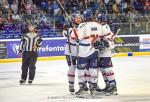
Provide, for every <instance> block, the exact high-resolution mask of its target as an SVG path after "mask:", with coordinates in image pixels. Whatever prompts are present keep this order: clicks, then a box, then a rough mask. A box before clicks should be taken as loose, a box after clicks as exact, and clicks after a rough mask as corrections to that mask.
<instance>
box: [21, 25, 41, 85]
mask: <svg viewBox="0 0 150 102" xmlns="http://www.w3.org/2000/svg"><path fill="white" fill-rule="evenodd" d="M28 30H29V32H28V33H26V34H24V35H23V36H22V38H21V42H20V46H19V54H20V55H22V73H21V80H20V84H24V83H25V82H26V79H27V75H28V72H29V77H28V83H29V84H32V81H33V80H34V76H35V69H36V66H35V64H36V62H37V57H38V53H37V49H38V47H40V46H41V45H42V39H41V36H40V35H39V34H37V33H36V32H35V27H34V26H33V25H29V26H28Z"/></svg>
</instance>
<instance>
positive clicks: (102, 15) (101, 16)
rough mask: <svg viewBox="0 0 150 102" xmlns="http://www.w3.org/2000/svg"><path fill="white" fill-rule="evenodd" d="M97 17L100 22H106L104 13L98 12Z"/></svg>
mask: <svg viewBox="0 0 150 102" xmlns="http://www.w3.org/2000/svg"><path fill="white" fill-rule="evenodd" d="M97 19H98V20H99V21H101V22H107V16H106V15H105V14H98V16H97Z"/></svg>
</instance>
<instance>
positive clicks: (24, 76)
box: [20, 52, 29, 84]
mask: <svg viewBox="0 0 150 102" xmlns="http://www.w3.org/2000/svg"><path fill="white" fill-rule="evenodd" d="M28 67H29V55H28V54H27V52H23V56H22V67H21V70H22V73H21V80H20V84H24V83H25V82H26V79H27V73H28Z"/></svg>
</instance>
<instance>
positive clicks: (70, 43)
mask: <svg viewBox="0 0 150 102" xmlns="http://www.w3.org/2000/svg"><path fill="white" fill-rule="evenodd" d="M73 33H74V31H73V28H69V29H68V31H67V30H63V36H64V37H65V38H66V39H67V42H66V45H65V55H71V56H77V51H78V50H77V49H78V47H77V42H76V41H75V40H74V39H72V38H71V35H74V34H73Z"/></svg>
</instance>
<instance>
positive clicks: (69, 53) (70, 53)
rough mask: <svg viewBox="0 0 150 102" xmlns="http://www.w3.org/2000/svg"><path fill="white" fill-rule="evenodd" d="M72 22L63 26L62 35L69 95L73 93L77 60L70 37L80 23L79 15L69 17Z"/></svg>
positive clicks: (76, 48)
mask: <svg viewBox="0 0 150 102" xmlns="http://www.w3.org/2000/svg"><path fill="white" fill-rule="evenodd" d="M71 20H72V22H70V23H71V24H70V23H69V22H68V23H67V24H66V25H65V26H64V30H63V35H64V37H65V38H66V39H67V42H66V47H65V55H66V60H67V64H68V66H69V70H68V73H67V76H68V83H69V91H70V92H71V93H74V92H75V89H74V82H75V70H76V60H77V53H78V47H77V42H76V40H74V39H72V38H71V37H70V35H72V34H73V35H76V34H74V33H76V31H75V29H74V28H76V27H77V26H78V25H79V24H80V23H81V15H80V14H79V13H74V14H72V17H71Z"/></svg>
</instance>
